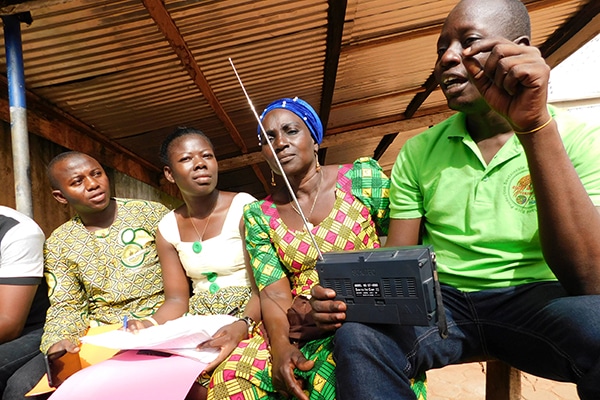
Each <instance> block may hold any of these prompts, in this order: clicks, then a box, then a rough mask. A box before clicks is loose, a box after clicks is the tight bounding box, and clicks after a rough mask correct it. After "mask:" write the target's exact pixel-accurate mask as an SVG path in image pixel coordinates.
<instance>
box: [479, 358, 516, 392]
mask: <svg viewBox="0 0 600 400" xmlns="http://www.w3.org/2000/svg"><path fill="white" fill-rule="evenodd" d="M486 365H487V371H486V374H485V398H486V400H520V399H521V371H519V370H518V369H515V368H512V367H511V366H510V365H508V364H506V363H503V362H502V361H487V362H486Z"/></svg>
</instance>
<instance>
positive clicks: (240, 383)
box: [208, 335, 427, 400]
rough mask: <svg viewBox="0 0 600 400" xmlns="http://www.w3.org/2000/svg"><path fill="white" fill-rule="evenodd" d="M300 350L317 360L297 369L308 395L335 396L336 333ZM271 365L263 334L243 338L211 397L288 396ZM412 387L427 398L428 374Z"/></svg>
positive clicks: (314, 399) (317, 399)
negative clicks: (278, 386)
mask: <svg viewBox="0 0 600 400" xmlns="http://www.w3.org/2000/svg"><path fill="white" fill-rule="evenodd" d="M300 351H301V352H302V354H304V356H305V357H306V359H307V360H314V362H315V366H314V367H313V368H312V369H311V370H310V371H299V370H296V371H295V373H296V375H297V376H299V377H301V378H302V379H303V380H304V381H305V382H306V383H307V388H306V390H305V393H306V394H307V395H308V396H309V399H310V400H334V399H335V398H336V393H335V362H334V361H333V336H329V337H326V338H323V339H318V340H313V341H311V342H308V343H307V344H306V345H304V346H303V347H302V348H301V349H300ZM271 368H272V364H271V361H270V352H269V348H268V345H267V343H266V342H265V341H264V339H263V337H262V336H260V335H254V336H253V337H252V338H250V339H248V340H244V341H242V342H241V343H240V344H239V345H238V347H237V348H236V349H235V350H234V351H233V352H232V353H231V355H230V356H229V358H228V359H227V360H225V361H224V362H223V363H221V365H219V366H218V367H217V369H216V370H215V371H214V373H213V375H212V378H211V381H210V385H209V389H208V400H222V399H235V400H244V399H245V400H250V399H285V397H283V396H282V395H280V394H279V393H277V392H276V390H275V388H274V387H273V384H272V380H271ZM365 379H366V377H365ZM412 389H413V391H414V392H415V394H416V396H417V399H418V400H426V399H427V387H426V380H425V374H422V375H421V376H419V377H418V378H416V379H415V380H413V382H412Z"/></svg>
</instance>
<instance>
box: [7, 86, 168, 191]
mask: <svg viewBox="0 0 600 400" xmlns="http://www.w3.org/2000/svg"><path fill="white" fill-rule="evenodd" d="M26 102H27V127H28V130H29V132H31V133H33V134H35V135H37V136H40V137H43V138H44V139H47V140H49V141H51V142H53V143H56V144H58V145H60V146H62V147H65V148H67V149H69V150H74V151H80V152H82V153H86V154H89V155H90V156H92V157H94V158H96V159H97V160H98V161H99V162H100V163H102V164H104V165H106V166H109V167H111V168H114V169H115V170H117V171H119V172H122V173H124V174H126V175H129V176H131V177H132V178H134V179H137V180H139V181H141V182H144V183H146V184H148V185H151V186H153V187H156V188H160V189H161V190H162V191H164V192H165V193H168V194H169V195H171V196H177V193H176V191H174V190H173V188H170V187H168V186H164V187H163V186H161V181H160V178H161V176H162V171H161V169H160V168H158V167H156V166H155V165H153V164H151V163H150V162H148V161H146V160H144V159H142V158H140V157H138V156H137V155H135V154H134V153H132V152H131V151H129V150H128V149H126V148H124V147H122V146H120V145H119V144H117V143H115V142H113V141H111V140H109V139H107V138H106V137H105V136H104V135H102V134H101V133H100V132H98V131H96V130H94V129H93V128H91V127H90V126H89V125H86V124H84V123H83V122H81V121H79V120H78V119H76V118H75V117H73V116H72V115H69V114H67V113H65V112H64V111H62V110H60V109H58V108H57V107H55V106H52V105H51V104H48V103H46V102H45V101H44V100H42V99H41V98H40V97H38V96H37V95H35V94H34V93H33V92H31V91H26ZM0 119H2V120H4V121H7V122H10V113H9V104H8V81H7V79H6V77H4V76H0Z"/></svg>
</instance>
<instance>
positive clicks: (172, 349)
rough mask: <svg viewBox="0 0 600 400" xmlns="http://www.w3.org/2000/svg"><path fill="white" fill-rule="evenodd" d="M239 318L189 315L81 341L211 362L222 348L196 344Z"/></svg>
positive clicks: (86, 337) (88, 337) (85, 338)
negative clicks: (154, 351) (132, 331)
mask: <svg viewBox="0 0 600 400" xmlns="http://www.w3.org/2000/svg"><path fill="white" fill-rule="evenodd" d="M236 320H237V318H235V317H232V316H230V315H186V316H183V317H181V318H178V319H175V320H173V321H168V322H166V323H165V324H163V325H158V326H153V327H150V328H146V329H142V330H140V331H138V333H131V332H127V331H123V330H116V331H110V332H106V333H102V334H99V335H93V336H84V337H82V338H81V342H82V343H89V344H93V345H96V346H102V347H108V348H111V349H120V350H136V349H137V350H140V349H148V350H160V351H164V352H168V353H173V354H178V355H182V356H186V357H191V358H195V359H198V360H200V361H202V362H206V363H210V362H211V361H212V360H214V359H215V357H216V356H217V355H218V353H219V352H218V349H208V350H200V351H198V350H196V346H198V345H199V344H200V343H202V342H205V341H206V340H209V339H210V338H211V337H212V335H214V334H215V333H216V332H217V330H219V329H220V328H221V327H223V326H225V325H228V324H230V323H232V322H234V321H236Z"/></svg>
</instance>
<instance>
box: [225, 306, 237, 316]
mask: <svg viewBox="0 0 600 400" xmlns="http://www.w3.org/2000/svg"><path fill="white" fill-rule="evenodd" d="M238 311H240V308H239V307H235V308H234V309H233V310H231V311H229V312H228V313H227V315H231V316H235V314H237V313H238Z"/></svg>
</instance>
